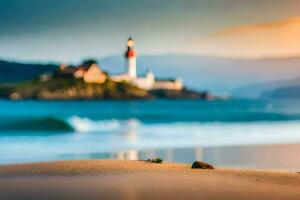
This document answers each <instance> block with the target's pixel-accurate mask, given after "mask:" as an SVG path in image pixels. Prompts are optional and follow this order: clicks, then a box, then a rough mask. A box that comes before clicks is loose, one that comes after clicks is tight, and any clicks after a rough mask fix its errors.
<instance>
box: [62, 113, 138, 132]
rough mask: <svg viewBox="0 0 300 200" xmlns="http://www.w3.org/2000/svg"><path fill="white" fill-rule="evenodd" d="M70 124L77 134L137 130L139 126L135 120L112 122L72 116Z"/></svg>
mask: <svg viewBox="0 0 300 200" xmlns="http://www.w3.org/2000/svg"><path fill="white" fill-rule="evenodd" d="M68 123H69V124H70V125H71V126H72V127H73V128H74V130H75V131H76V132H102V131H114V130H118V129H121V128H127V127H130V128H135V127H137V126H138V125H139V121H138V120H135V119H131V120H126V121H120V120H116V119H112V120H91V119H89V118H86V117H78V116H72V117H71V118H69V119H68Z"/></svg>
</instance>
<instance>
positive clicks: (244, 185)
mask: <svg viewBox="0 0 300 200" xmlns="http://www.w3.org/2000/svg"><path fill="white" fill-rule="evenodd" d="M0 177H1V178H0V196H1V197H2V198H4V199H7V200H9V199H62V200H64V199H169V198H173V199H231V200H234V199H299V198H300V191H299V186H300V174H298V173H296V172H281V171H280V172H278V171H268V170H263V171H262V170H240V169H224V168H216V169H214V170H202V169H191V164H173V163H163V164H155V163H149V162H146V161H118V160H84V161H59V162H48V163H34V164H16V165H0Z"/></svg>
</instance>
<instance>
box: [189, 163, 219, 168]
mask: <svg viewBox="0 0 300 200" xmlns="http://www.w3.org/2000/svg"><path fill="white" fill-rule="evenodd" d="M192 169H215V168H214V167H213V166H212V165H210V164H208V163H205V162H201V161H196V162H194V163H193V164H192Z"/></svg>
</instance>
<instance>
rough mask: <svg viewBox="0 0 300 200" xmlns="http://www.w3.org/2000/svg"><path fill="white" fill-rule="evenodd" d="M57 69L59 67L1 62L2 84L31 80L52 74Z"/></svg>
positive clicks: (0, 76)
mask: <svg viewBox="0 0 300 200" xmlns="http://www.w3.org/2000/svg"><path fill="white" fill-rule="evenodd" d="M57 67H58V66H57V65H51V64H48V65H46V64H44V65H42V64H21V63H16V62H6V61H1V60H0V82H2V83H3V82H16V81H21V80H29V79H32V78H34V77H36V76H37V75H39V74H42V73H45V72H52V71H54V70H56V69H57Z"/></svg>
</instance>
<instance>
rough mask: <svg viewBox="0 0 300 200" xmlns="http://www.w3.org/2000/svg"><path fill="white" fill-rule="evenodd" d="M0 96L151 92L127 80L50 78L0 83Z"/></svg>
mask: <svg viewBox="0 0 300 200" xmlns="http://www.w3.org/2000/svg"><path fill="white" fill-rule="evenodd" d="M0 97H1V98H10V99H13V100H19V99H39V100H75V99H78V100H80V99H82V100H84V99H149V98H151V95H150V94H149V93H148V92H147V91H145V90H142V89H139V88H137V87H134V86H132V85H130V84H128V83H117V82H114V81H110V80H109V79H108V80H106V81H105V82H104V83H102V84H96V83H86V82H84V81H83V80H82V79H75V78H67V77H53V78H51V79H50V80H48V81H41V80H39V79H34V80H31V81H24V82H19V83H9V84H2V85H0Z"/></svg>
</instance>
